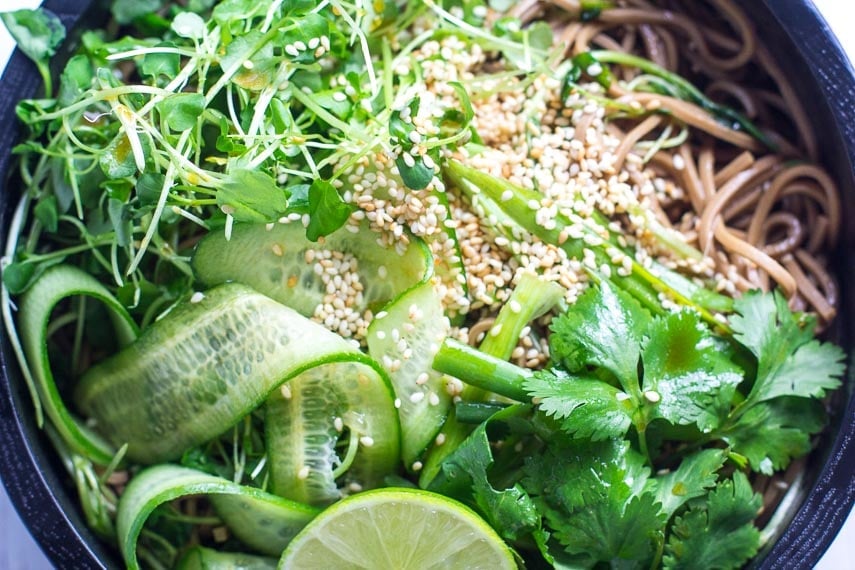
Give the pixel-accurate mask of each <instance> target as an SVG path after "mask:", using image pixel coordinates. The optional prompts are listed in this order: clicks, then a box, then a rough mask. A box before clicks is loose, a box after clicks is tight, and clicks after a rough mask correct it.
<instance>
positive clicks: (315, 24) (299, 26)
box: [279, 12, 330, 63]
mask: <svg viewBox="0 0 855 570" xmlns="http://www.w3.org/2000/svg"><path fill="white" fill-rule="evenodd" d="M293 23H294V25H293V27H291V28H290V29H289V30H288V31H287V32H286V33H284V34H283V35H282V38H281V40H279V41H280V42H281V44H282V46H283V50H284V51H285V53H286V54H287V55H288V56H289V57H290V58H291V61H293V62H294V63H312V62H314V61H315V60H317V57H315V51H316V50H317V46H316V47H314V48H310V47H308V46H309V45H314V43H313V40H317V38H320V37H329V36H330V21H329V20H327V19H326V18H325V17H324V16H322V15H321V14H319V13H317V12H313V13H310V14H305V15H303V16H300V17H299V18H294V21H293ZM289 46H290V47H289Z"/></svg>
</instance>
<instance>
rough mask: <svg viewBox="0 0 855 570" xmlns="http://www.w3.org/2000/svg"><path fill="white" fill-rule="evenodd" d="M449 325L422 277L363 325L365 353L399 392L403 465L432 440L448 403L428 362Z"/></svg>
mask: <svg viewBox="0 0 855 570" xmlns="http://www.w3.org/2000/svg"><path fill="white" fill-rule="evenodd" d="M450 326H451V325H450V323H449V322H448V318H446V317H445V315H444V314H443V307H442V302H441V300H440V298H439V296H438V294H437V292H436V289H435V288H434V286H433V284H432V283H431V282H425V283H421V284H419V285H417V286H415V287H413V288H412V289H410V290H409V291H406V292H404V293H403V294H402V295H401V296H400V297H398V298H397V299H395V300H394V301H392V302H391V303H389V304H388V305H387V306H386V308H385V309H384V311H383V312H381V313H378V314H377V316H376V317H375V319H374V320H373V321H372V323H371V325H370V326H369V328H368V338H367V341H368V353H369V354H370V355H371V356H372V357H373V358H374V359H376V360H377V361H378V362H380V363H381V364H382V365H383V366H384V368H386V370H387V372H388V373H389V377H390V378H391V380H392V386H393V387H394V389H395V394H396V395H397V397H398V401H397V402H396V404H397V405H398V406H399V409H398V414H399V416H400V419H401V432H402V448H401V456H402V459H403V460H404V463H405V465H406V466H407V467H408V468H409V467H412V465H413V463H414V462H416V461H417V460H418V459H419V458H420V456H421V454H422V453H423V452H424V450H425V449H426V448H427V447H428V445H429V444H430V443H431V442H433V440H434V438H435V437H436V435H437V433H439V430H440V428H441V427H442V424H443V423H444V422H445V418H446V416H447V415H448V410H449V407H450V406H451V396H450V395H449V393H448V391H447V390H446V387H445V384H446V378H445V376H443V375H442V374H440V373H439V372H436V371H435V370H433V368H432V367H431V363H432V362H433V358H434V355H435V354H436V351H437V350H438V348H439V345H440V344H441V343H442V341H443V340H444V339H445V337H446V336H447V335H448V331H449V329H450Z"/></svg>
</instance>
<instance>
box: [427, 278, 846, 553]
mask: <svg viewBox="0 0 855 570" xmlns="http://www.w3.org/2000/svg"><path fill="white" fill-rule="evenodd" d="M734 309H735V313H734V315H732V316H731V319H730V326H731V327H732V330H733V331H734V332H733V334H732V335H725V336H723V333H722V332H721V329H718V328H716V329H713V328H712V327H710V325H708V324H707V323H705V322H704V321H703V319H702V318H701V317H700V315H699V314H698V313H696V312H694V311H692V310H691V309H688V308H683V309H680V310H678V311H676V312H669V313H664V314H658V315H653V314H651V313H650V312H648V311H647V310H646V309H645V308H644V307H643V306H642V305H641V304H639V303H638V301H636V300H635V298H633V297H632V296H630V295H629V294H628V293H627V292H625V291H624V290H622V289H620V288H617V287H614V286H612V285H611V284H610V283H609V282H608V281H600V282H598V283H596V284H592V285H591V286H590V287H589V288H588V290H587V291H586V292H585V293H583V294H582V295H581V296H580V297H579V299H578V300H577V302H576V304H575V305H573V306H571V307H569V308H568V309H567V310H566V311H564V312H563V313H561V314H559V315H558V316H556V317H555V318H553V320H552V323H551V325H550V328H551V333H552V334H551V336H550V352H551V366H550V367H548V368H547V369H544V370H541V371H536V372H534V373H532V372H531V371H528V370H525V369H522V368H518V367H516V366H515V365H513V364H510V363H508V362H505V361H503V360H500V359H497V358H493V357H489V356H487V355H485V354H483V353H480V352H479V351H478V350H477V349H474V348H471V347H464V346H462V345H461V344H460V343H457V342H456V341H453V340H446V341H445V343H444V344H443V346H442V347H441V349H440V351H439V353H438V354H437V357H436V360H435V361H434V366H435V367H436V368H437V369H439V370H440V371H443V372H446V373H449V374H455V375H457V376H458V377H460V378H461V379H462V380H463V381H464V382H469V383H472V384H474V385H477V386H479V387H481V388H482V389H488V390H492V391H494V392H496V393H498V394H500V395H502V396H504V397H506V398H512V399H515V400H517V401H521V402H526V403H530V404H531V407H530V408H525V409H530V410H531V413H529V414H528V415H527V416H525V417H521V416H520V413H519V411H517V412H516V419H515V424H514V426H515V428H514V429H515V433H517V434H526V435H525V436H518V437H517V438H516V439H513V440H511V442H514V441H516V447H515V449H517V451H518V453H519V454H520V455H521V457H522V460H523V461H524V467H523V469H522V471H520V470H519V469H518V468H517V469H515V470H510V471H505V472H504V473H503V475H500V474H499V473H496V467H495V466H494V463H495V461H494V460H493V458H492V457H491V456H484V457H489V460H482V461H480V463H479V462H478V461H475V460H473V463H474V464H476V465H481V467H479V468H478V470H477V475H476V476H473V474H475V473H476V472H475V471H472V468H471V467H469V468H467V469H468V471H467V472H468V473H469V475H468V477H469V478H468V479H466V478H463V479H461V478H460V477H459V476H458V477H457V478H456V483H457V487H449V486H448V480H449V476H453V475H454V473H455V471H454V469H453V468H452V466H453V465H460V461H459V459H455V457H456V456H457V455H458V453H457V452H455V453H452V454H450V455H448V457H447V459H446V462H445V463H443V465H442V467H441V476H440V477H439V478H438V479H437V480H438V481H440V482H441V483H438V484H440V485H442V486H445V487H446V488H449V489H450V492H452V493H453V494H455V493H456V495H457V496H458V498H460V499H461V500H468V501H469V502H470V504H472V505H473V506H474V507H476V508H479V509H480V510H481V511H482V512H484V513H485V516H486V517H487V518H488V520H491V519H490V517H491V516H495V509H494V507H491V506H490V505H489V504H487V503H485V502H484V501H483V500H482V499H479V498H478V497H479V493H481V492H483V490H484V489H485V487H484V479H486V480H487V481H494V480H501V481H502V482H503V485H505V486H507V487H508V488H509V489H510V488H513V489H515V493H517V494H518V498H517V499H516V502H518V503H519V504H528V503H530V502H531V503H533V504H534V505H536V507H537V510H538V512H539V513H540V515H541V516H542V522H541V524H542V528H541V529H540V530H532V531H531V535H530V537H529V539H530V540H531V541H533V543H534V544H536V545H537V548H538V549H539V551H540V552H541V554H542V555H543V556H544V558H545V559H546V560H550V561H553V562H554V563H556V564H567V565H570V566H584V567H588V566H591V565H594V564H597V563H603V562H605V563H611V564H612V565H615V564H617V565H619V566H621V567H627V568H648V567H658V566H660V565H661V566H662V567H665V568H688V567H699V566H700V567H705V568H706V567H709V568H737V567H739V566H741V565H742V564H743V563H744V562H746V561H747V560H748V559H750V558H751V557H752V556H754V554H755V553H756V552H757V550H758V548H759V545H760V533H759V531H758V529H757V528H756V527H755V526H754V524H753V521H754V520H755V518H756V517H757V515H758V513H759V509H760V505H761V498H760V496H759V495H758V494H756V493H755V492H754V491H753V490H752V488H751V485H750V483H749V479H748V475H747V474H748V473H750V472H752V471H754V472H758V473H763V474H767V475H768V474H772V473H773V472H774V471H776V470H781V469H784V468H786V466H787V465H788V464H789V462H790V461H791V460H792V459H793V458H795V457H799V456H801V455H804V454H805V453H807V452H808V451H809V450H810V438H811V436H812V435H813V434H815V433H817V432H818V431H819V430H821V429H822V427H823V424H824V417H825V416H824V408H823V405H822V403H821V401H820V398H822V397H823V396H824V395H825V394H826V393H827V392H828V391H830V390H833V389H835V388H836V387H838V386H839V385H840V377H841V376H842V374H843V371H844V366H843V360H844V354H843V352H842V350H841V349H840V348H839V347H837V346H835V345H833V344H831V343H827V342H821V341H819V340H817V339H816V338H815V337H814V332H813V331H814V325H815V322H814V320H813V319H812V318H810V317H808V316H806V315H803V314H800V313H794V312H792V311H791V310H790V309H789V307H788V306H787V303H786V300H785V299H784V298H783V296H782V295H780V294H779V293H777V292H775V293H767V294H762V293H759V292H751V293H748V294H746V295H744V296H743V297H742V298H740V299H738V300H736V302H735V304H734ZM516 409H517V410H519V409H522V408H516ZM507 415H508V411H502V412H498V413H496V414H495V415H494V416H493V417H492V418H491V419H489V420H487V421H486V422H485V423H484V424H482V426H480V427H479V428H478V429H476V431H475V432H473V435H472V436H470V438H469V439H467V440H466V441H464V442H463V444H461V446H460V447H459V448H458V450H468V449H471V448H472V446H473V445H475V442H476V438H478V439H477V441H480V443H479V444H478V445H479V446H480V447H481V448H482V449H483V448H485V446H487V445H488V444H489V436H490V435H492V436H493V437H494V439H498V440H499V441H501V440H502V437H503V436H502V435H501V434H500V433H499V432H500V430H498V429H497V428H496V427H492V428H491V427H490V426H494V425H501V422H500V421H499V418H500V417H505V416H507ZM504 421H507V420H504ZM521 425H527V426H528V428H527V429H522V428H521V427H520V426H521ZM484 429H486V431H484ZM476 433H477V434H478V435H477V436H476V435H475V434H476ZM485 437H486V438H487V440H485ZM460 453H464V451H460ZM519 460H520V459H519V456H518V458H517V461H519ZM473 463H467V464H468V465H471V464H473ZM447 469H451V471H447ZM485 472H486V475H485ZM476 479H477V480H480V481H481V483H476ZM467 481H469V482H470V484H469V485H470V486H468V487H467V484H466V482H467ZM479 489H481V491H479ZM494 490H495V489H494ZM521 492H522V495H519V493H521ZM502 524H504V525H507V524H508V523H507V522H504V523H502ZM529 527H531V525H529ZM527 528H528V527H527Z"/></svg>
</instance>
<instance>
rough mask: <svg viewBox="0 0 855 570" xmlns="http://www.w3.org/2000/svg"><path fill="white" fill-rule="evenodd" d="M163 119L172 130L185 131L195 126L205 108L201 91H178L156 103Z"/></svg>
mask: <svg viewBox="0 0 855 570" xmlns="http://www.w3.org/2000/svg"><path fill="white" fill-rule="evenodd" d="M157 107H158V109H159V110H160V112H161V113H162V114H163V119H164V120H165V121H166V124H167V125H169V128H170V129H172V130H174V131H186V130H187V129H192V128H193V127H195V126H196V124H197V123H198V121H199V117H200V116H201V115H202V112H203V111H204V110H205V96H204V95H202V94H201V93H179V94H177V95H173V96H172V97H168V98H166V99H164V100H163V101H161V102H160V103H158V104H157Z"/></svg>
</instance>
